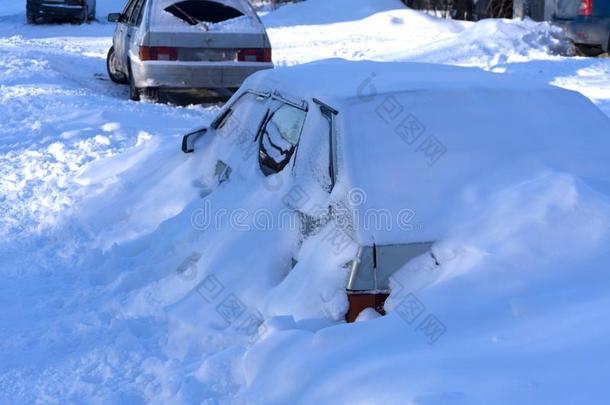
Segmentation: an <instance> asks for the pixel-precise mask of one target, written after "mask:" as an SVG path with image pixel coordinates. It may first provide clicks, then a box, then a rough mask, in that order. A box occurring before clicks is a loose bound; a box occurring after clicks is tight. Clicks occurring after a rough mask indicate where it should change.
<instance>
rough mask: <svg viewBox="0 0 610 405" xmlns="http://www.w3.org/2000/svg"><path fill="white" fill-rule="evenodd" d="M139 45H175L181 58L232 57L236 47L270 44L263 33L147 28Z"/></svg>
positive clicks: (237, 48) (267, 45) (208, 58)
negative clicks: (155, 30)
mask: <svg viewBox="0 0 610 405" xmlns="http://www.w3.org/2000/svg"><path fill="white" fill-rule="evenodd" d="M142 45H144V46H155V47H171V48H177V49H178V60H180V61H232V60H237V52H238V50H239V49H245V48H270V47H271V46H270V44H269V40H268V39H267V36H266V35H265V34H264V33H261V34H255V33H244V34H242V33H221V32H214V33H210V32H201V33H200V32H193V33H191V32H148V33H147V34H146V35H145V38H144V40H143V42H142Z"/></svg>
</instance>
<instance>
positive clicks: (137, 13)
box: [129, 0, 146, 26]
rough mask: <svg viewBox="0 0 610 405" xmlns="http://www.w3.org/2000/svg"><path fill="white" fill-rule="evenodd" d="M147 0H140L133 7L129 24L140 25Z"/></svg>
mask: <svg viewBox="0 0 610 405" xmlns="http://www.w3.org/2000/svg"><path fill="white" fill-rule="evenodd" d="M145 4H146V0H138V1H137V2H136V4H135V6H134V8H133V11H132V13H131V16H130V17H129V25H136V26H139V25H140V23H141V22H142V15H143V14H144V6H145Z"/></svg>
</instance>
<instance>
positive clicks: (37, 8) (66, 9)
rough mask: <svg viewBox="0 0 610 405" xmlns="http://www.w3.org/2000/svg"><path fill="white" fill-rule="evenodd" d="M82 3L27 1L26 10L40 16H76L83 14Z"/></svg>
mask: <svg viewBox="0 0 610 405" xmlns="http://www.w3.org/2000/svg"><path fill="white" fill-rule="evenodd" d="M84 10H85V7H84V6H82V5H70V4H61V3H58V4H55V3H52V2H40V3H28V5H27V12H28V14H30V15H32V16H34V17H42V18H78V17H81V16H82V15H83V12H84Z"/></svg>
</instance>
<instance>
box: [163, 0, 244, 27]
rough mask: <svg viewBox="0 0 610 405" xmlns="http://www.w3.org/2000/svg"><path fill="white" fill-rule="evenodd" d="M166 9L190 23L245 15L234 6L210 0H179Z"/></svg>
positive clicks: (220, 20)
mask: <svg viewBox="0 0 610 405" xmlns="http://www.w3.org/2000/svg"><path fill="white" fill-rule="evenodd" d="M165 11H166V12H168V13H170V14H172V15H174V16H175V17H176V18H179V19H180V20H182V21H184V22H186V23H187V24H190V25H197V24H200V23H202V22H207V23H219V22H222V21H226V20H230V19H233V18H237V17H241V16H243V15H244V13H242V12H241V11H239V10H237V9H235V8H233V7H230V6H227V5H224V4H222V3H217V2H215V1H208V0H186V1H179V2H177V3H174V4H172V5H170V6H169V7H166V8H165Z"/></svg>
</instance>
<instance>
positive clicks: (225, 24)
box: [150, 0, 260, 32]
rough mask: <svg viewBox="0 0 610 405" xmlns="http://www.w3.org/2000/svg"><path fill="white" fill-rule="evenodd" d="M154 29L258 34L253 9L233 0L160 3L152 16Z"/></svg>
mask: <svg viewBox="0 0 610 405" xmlns="http://www.w3.org/2000/svg"><path fill="white" fill-rule="evenodd" d="M150 25H151V29H152V30H153V31H155V30H157V31H158V30H160V29H165V30H166V29H172V30H181V31H182V30H196V31H200V30H201V31H224V32H258V31H259V30H260V27H259V25H258V24H257V21H256V19H255V18H254V17H253V16H252V15H250V12H249V10H247V9H242V8H241V6H240V4H239V3H238V2H234V1H231V0H224V1H208V0H185V1H175V0H169V1H168V0H160V1H158V2H157V3H156V4H155V6H154V10H153V12H152V15H151V24H150Z"/></svg>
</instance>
